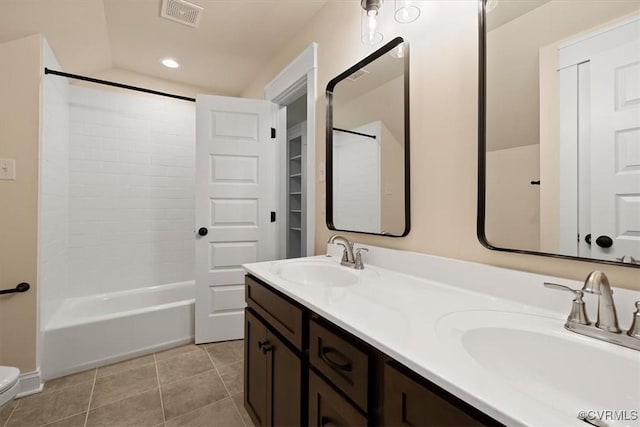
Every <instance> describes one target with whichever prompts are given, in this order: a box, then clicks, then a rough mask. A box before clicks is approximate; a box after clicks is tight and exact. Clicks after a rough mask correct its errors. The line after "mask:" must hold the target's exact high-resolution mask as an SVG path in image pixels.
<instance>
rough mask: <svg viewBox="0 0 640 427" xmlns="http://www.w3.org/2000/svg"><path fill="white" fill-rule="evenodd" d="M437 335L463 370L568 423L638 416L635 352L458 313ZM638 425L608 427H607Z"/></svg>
mask: <svg viewBox="0 0 640 427" xmlns="http://www.w3.org/2000/svg"><path fill="white" fill-rule="evenodd" d="M436 331H437V334H438V337H439V338H440V339H441V340H442V341H443V343H446V345H447V347H448V349H449V350H450V351H451V352H452V354H455V357H456V359H457V360H458V361H459V362H460V363H462V364H464V365H465V366H466V367H467V368H468V369H478V368H480V369H483V370H484V371H485V372H486V373H488V374H489V375H490V376H491V377H494V378H496V377H497V378H499V379H500V380H502V381H503V382H506V385H507V386H508V387H513V388H514V389H516V390H518V391H520V392H522V393H524V394H525V395H527V396H528V397H529V398H531V399H535V400H539V401H544V402H546V403H549V402H552V405H553V406H556V409H557V410H559V411H561V412H566V413H567V414H568V415H571V414H573V416H577V413H578V411H579V410H620V411H628V412H627V413H630V411H632V410H637V409H638V402H640V352H637V351H635V350H630V349H626V348H623V347H619V346H616V345H614V344H609V343H604V342H600V341H597V340H594V339H592V338H588V337H584V336H581V335H577V334H575V333H572V332H569V331H566V330H565V329H564V328H563V321H561V320H558V319H553V318H548V317H543V316H536V315H530V314H522V313H513V312H502V311H489V310H476V311H460V312H454V313H450V314H448V315H445V316H443V317H441V318H440V319H439V320H438V322H437V323H436ZM474 366H475V368H474ZM496 386H497V385H496ZM636 413H637V412H636ZM636 423H638V420H626V421H622V422H620V423H618V422H615V421H609V420H608V421H607V425H618V424H620V425H637V424H636Z"/></svg>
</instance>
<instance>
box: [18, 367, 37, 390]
mask: <svg viewBox="0 0 640 427" xmlns="http://www.w3.org/2000/svg"><path fill="white" fill-rule="evenodd" d="M42 387H43V384H42V376H41V374H40V369H37V370H35V371H33V372H27V373H26V374H21V375H20V391H19V392H18V396H17V397H25V396H29V395H30V394H35V393H40V392H41V391H42Z"/></svg>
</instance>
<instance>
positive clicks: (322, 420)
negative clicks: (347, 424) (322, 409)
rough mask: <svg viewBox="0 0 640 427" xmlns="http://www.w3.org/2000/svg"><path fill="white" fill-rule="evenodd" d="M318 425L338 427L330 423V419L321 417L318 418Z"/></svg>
mask: <svg viewBox="0 0 640 427" xmlns="http://www.w3.org/2000/svg"><path fill="white" fill-rule="evenodd" d="M320 425H321V426H322V427H338V424H336V423H334V422H333V421H331V418H329V417H326V416H323V417H322V418H320Z"/></svg>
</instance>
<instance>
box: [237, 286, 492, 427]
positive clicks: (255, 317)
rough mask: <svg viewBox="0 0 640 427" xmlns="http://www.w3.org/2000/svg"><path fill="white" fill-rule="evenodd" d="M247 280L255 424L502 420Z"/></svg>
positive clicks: (248, 382) (249, 392)
mask: <svg viewBox="0 0 640 427" xmlns="http://www.w3.org/2000/svg"><path fill="white" fill-rule="evenodd" d="M246 285H247V287H246V289H247V290H246V292H247V294H246V295H247V309H246V311H245V391H244V393H245V407H246V409H247V411H248V412H249V414H250V415H251V417H252V418H253V421H254V423H255V424H256V426H298V425H309V426H313V427H347V426H388V427H392V426H403V427H406V426H416V427H417V426H480V425H500V424H499V423H497V422H496V421H495V420H493V419H491V418H490V417H488V416H486V415H485V414H483V413H482V412H480V411H478V410H477V409H475V408H473V407H472V406H470V405H468V404H467V403H465V402H463V401H462V400H460V399H458V398H456V397H454V396H453V395H451V394H450V393H448V392H446V391H444V390H442V389H440V388H439V387H437V386H435V385H434V384H431V383H430V382H429V381H427V380H426V379H424V378H422V377H421V376H419V375H417V374H415V373H413V372H412V371H410V370H409V369H407V368H406V367H404V366H403V365H401V364H399V363H398V362H396V361H394V360H393V359H391V358H390V357H388V356H386V355H385V354H383V353H381V352H380V351H378V350H377V349H375V348H373V347H371V346H370V345H368V344H366V343H365V342H363V341H361V340H360V339H359V338H357V337H355V336H353V335H351V334H350V333H348V332H346V331H344V330H342V329H341V328H339V327H337V326H335V325H334V324H332V323H331V322H328V321H326V320H324V319H323V318H322V317H320V316H318V315H317V314H315V313H312V312H311V311H310V310H308V309H306V308H304V307H302V306H301V305H299V304H297V303H296V302H295V301H293V300H291V299H290V298H288V297H286V296H285V295H282V294H280V293H279V292H277V291H275V290H274V289H272V288H271V287H269V286H268V285H265V284H262V283H261V282H259V281H258V280H256V279H254V278H253V277H251V276H247V278H246Z"/></svg>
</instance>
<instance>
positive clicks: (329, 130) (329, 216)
mask: <svg viewBox="0 0 640 427" xmlns="http://www.w3.org/2000/svg"><path fill="white" fill-rule="evenodd" d="M402 43H405V55H404V64H403V65H404V219H405V222H404V231H403V232H402V234H401V235H392V234H381V233H370V232H366V231H354V230H341V229H337V228H336V227H335V225H334V224H333V161H332V159H333V90H334V88H335V86H336V85H337V84H338V83H339V82H341V81H342V80H344V79H346V78H347V77H349V76H350V75H351V74H353V73H355V72H356V71H358V70H359V69H361V68H362V67H364V66H365V65H367V64H369V63H371V62H373V61H375V60H376V59H378V58H380V57H381V56H383V55H385V54H386V53H388V52H391V51H392V50H393V49H394V48H395V47H396V46H398V45H400V44H402ZM326 97H327V118H326V123H327V126H326V217H325V219H326V223H327V227H328V228H329V230H333V231H344V232H349V233H358V234H370V235H374V236H385V237H404V236H406V235H408V234H409V231H411V187H410V175H411V174H410V169H409V164H410V162H409V159H410V153H409V139H410V127H409V45H408V43H406V41H405V40H404V39H403V38H402V37H396V38H394V39H393V40H391V41H390V42H389V43H387V44H386V45H384V46H383V47H381V48H380V49H378V50H376V51H375V52H373V53H372V54H371V55H369V56H367V57H366V58H364V59H363V60H362V61H360V62H358V63H357V64H355V65H354V66H352V67H350V68H349V69H347V70H346V71H344V72H342V73H340V74H339V75H338V76H336V77H334V78H333V79H331V80H330V81H329V83H328V84H327V89H326Z"/></svg>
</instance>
